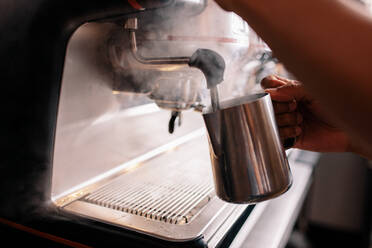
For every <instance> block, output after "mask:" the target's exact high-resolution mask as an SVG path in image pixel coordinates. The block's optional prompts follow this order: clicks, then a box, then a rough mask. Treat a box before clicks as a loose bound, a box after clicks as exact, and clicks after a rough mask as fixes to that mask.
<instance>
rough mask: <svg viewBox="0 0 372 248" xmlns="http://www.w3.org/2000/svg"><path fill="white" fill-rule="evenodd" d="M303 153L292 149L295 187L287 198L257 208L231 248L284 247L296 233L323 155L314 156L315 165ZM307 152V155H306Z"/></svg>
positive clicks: (290, 159)
mask: <svg viewBox="0 0 372 248" xmlns="http://www.w3.org/2000/svg"><path fill="white" fill-rule="evenodd" d="M302 153H303V151H301V150H297V149H292V152H291V154H290V155H289V164H290V166H291V169H292V173H293V185H292V187H291V188H290V189H289V190H288V192H286V193H285V194H284V195H282V196H280V197H278V198H275V199H272V200H270V201H266V202H261V203H258V204H257V205H256V207H255V208H254V209H253V211H252V213H251V214H250V215H249V217H248V219H247V220H246V222H245V223H244V225H243V226H242V228H241V229H240V231H239V233H238V234H237V236H236V237H235V239H234V240H233V242H232V243H231V245H230V247H231V248H241V247H254V248H284V247H286V244H287V242H288V239H289V236H290V234H291V232H292V230H293V227H294V224H295V221H296V219H297V217H298V215H299V212H300V210H301V208H302V206H303V203H304V200H305V198H306V195H307V193H308V191H309V187H310V185H311V182H312V174H313V171H314V165H315V164H316V163H317V160H318V157H319V154H316V153H312V154H311V156H312V157H313V159H312V161H311V162H304V161H301V157H302ZM306 153H307V152H306Z"/></svg>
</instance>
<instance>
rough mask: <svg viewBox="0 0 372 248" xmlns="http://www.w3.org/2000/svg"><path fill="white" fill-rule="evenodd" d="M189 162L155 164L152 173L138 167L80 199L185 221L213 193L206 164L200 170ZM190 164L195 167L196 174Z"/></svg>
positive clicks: (156, 217) (159, 218)
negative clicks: (176, 165) (174, 166)
mask: <svg viewBox="0 0 372 248" xmlns="http://www.w3.org/2000/svg"><path fill="white" fill-rule="evenodd" d="M190 162H191V161H190ZM189 164H190V166H183V168H184V169H182V168H180V167H178V168H166V167H168V166H164V165H163V166H159V168H158V170H155V171H157V173H156V174H154V173H149V171H146V168H139V169H137V170H135V171H133V172H131V173H127V174H123V175H121V176H119V177H118V178H116V179H115V180H114V181H112V182H110V183H109V184H106V185H104V186H102V187H101V188H98V189H97V190H95V191H94V192H92V193H91V194H89V195H87V196H85V197H84V198H82V199H80V200H81V201H85V202H89V203H91V204H96V205H99V206H102V207H106V208H111V209H114V210H118V211H123V212H126V213H130V214H134V215H137V216H142V217H144V218H146V219H151V220H155V221H162V222H166V223H171V224H187V223H189V222H190V221H191V220H192V218H193V217H194V216H196V215H197V214H198V213H199V212H200V211H201V209H202V208H203V207H204V206H205V205H206V204H207V203H208V202H209V201H210V200H211V199H212V198H213V197H214V196H215V193H214V188H213V181H212V178H211V175H210V174H211V173H210V171H209V169H210V167H208V166H205V167H206V169H204V170H201V168H200V167H201V166H200V163H189ZM192 164H194V166H192ZM192 167H199V168H198V173H193V172H194V169H195V168H192ZM152 169H154V168H152ZM152 172H154V170H153V171H152Z"/></svg>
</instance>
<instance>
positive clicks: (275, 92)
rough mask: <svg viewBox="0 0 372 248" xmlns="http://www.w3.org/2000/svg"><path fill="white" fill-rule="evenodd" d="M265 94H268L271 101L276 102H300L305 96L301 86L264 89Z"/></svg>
mask: <svg viewBox="0 0 372 248" xmlns="http://www.w3.org/2000/svg"><path fill="white" fill-rule="evenodd" d="M265 92H267V93H269V94H270V96H271V99H272V100H273V101H278V102H289V101H293V100H297V101H301V100H303V99H304V98H305V96H306V92H305V90H304V88H303V87H302V85H301V84H291V85H284V86H280V87H278V88H271V89H266V90H265Z"/></svg>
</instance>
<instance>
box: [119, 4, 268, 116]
mask: <svg viewBox="0 0 372 248" xmlns="http://www.w3.org/2000/svg"><path fill="white" fill-rule="evenodd" d="M176 2H178V1H176ZM181 2H182V1H181ZM203 2H204V1H199V2H198V1H190V3H193V4H194V6H191V4H190V3H189V2H188V4H190V6H189V8H187V7H186V8H183V7H177V6H170V7H169V8H174V9H169V8H168V9H164V10H163V11H160V12H155V13H151V12H149V13H148V14H147V15H144V16H139V17H138V18H139V19H138V31H137V38H138V40H137V43H138V52H139V53H140V54H141V56H143V57H180V56H185V57H190V56H191V55H192V54H193V53H194V52H195V51H196V50H198V49H200V48H202V49H210V50H213V51H215V52H217V53H219V54H221V55H222V57H223V58H224V60H225V62H226V71H225V75H224V82H223V83H222V84H221V85H219V86H218V87H219V92H220V97H221V99H222V100H224V99H229V98H234V97H237V96H242V95H246V94H248V93H249V92H250V91H252V90H253V89H254V87H255V85H256V82H255V80H252V77H254V76H253V73H252V70H250V71H248V70H245V65H246V64H247V63H249V62H250V61H252V60H257V58H256V54H257V53H259V51H260V50H262V49H263V48H264V46H263V45H262V44H263V43H262V41H260V39H258V38H257V36H256V35H255V33H254V32H252V31H251V30H250V28H249V26H248V25H247V23H245V22H244V21H243V20H242V19H241V18H240V17H238V16H236V15H235V14H233V13H230V12H226V11H224V10H222V9H221V8H220V7H219V6H218V5H217V4H216V3H215V2H214V1H208V2H207V5H206V6H205V5H204V4H203ZM196 7H198V8H196ZM172 11H173V12H174V13H176V14H174V15H172V14H170V13H172ZM121 32H123V31H122V30H121ZM122 35H123V36H124V34H122ZM120 42H122V44H121V45H122V46H123V44H124V43H128V39H127V38H126V37H124V38H123V39H121V41H120ZM118 45H120V44H118ZM121 58H122V60H123V61H122V65H123V67H122V72H123V73H126V74H127V75H128V74H130V80H131V81H132V83H133V84H135V85H137V88H141V90H137V91H138V92H147V93H148V94H149V97H150V98H152V99H153V100H155V101H156V102H157V103H158V105H159V106H161V107H163V108H169V109H171V110H184V109H189V108H190V107H194V106H196V105H200V104H201V105H203V106H209V105H210V104H211V102H210V92H209V90H208V89H207V84H206V80H205V78H204V75H203V74H202V73H201V72H200V71H199V70H196V69H192V68H190V67H187V66H186V67H180V66H169V67H167V68H164V67H163V68H161V69H157V68H156V67H154V68H152V69H151V70H148V69H146V70H144V69H143V68H133V65H132V64H131V63H130V55H129V53H128V51H126V50H125V49H123V50H122V56H121ZM128 61H129V62H128ZM127 78H128V77H127ZM124 81H125V82H124ZM127 81H128V80H123V83H127ZM184 82H188V84H186V85H182V84H184ZM143 89H146V90H143Z"/></svg>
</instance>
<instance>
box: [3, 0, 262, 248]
mask: <svg viewBox="0 0 372 248" xmlns="http://www.w3.org/2000/svg"><path fill="white" fill-rule="evenodd" d="M208 3H209V1H208ZM208 8H209V9H208ZM215 8H217V7H216V4H214V3H211V4H210V5H209V7H208V4H207V2H206V1H194V0H193V1H191V0H183V1H181V0H141V1H140V0H137V1H135V0H128V1H117V0H108V1H94V0H93V1H85V0H75V1H67V2H66V1H55V0H54V1H47V0H36V1H32V2H30V1H23V0H22V1H18V2H17V3H14V1H11V0H2V1H1V2H0V13H1V15H0V32H1V33H2V34H5V35H2V38H1V39H0V57H1V58H2V60H1V61H0V65H1V68H2V73H1V74H0V82H1V91H0V92H1V94H2V97H1V100H0V101H1V103H2V106H3V110H4V111H3V116H4V121H2V122H1V124H0V127H1V128H0V130H1V132H2V135H1V137H2V138H1V151H2V156H1V165H0V166H1V169H2V173H1V175H0V189H1V190H0V192H1V193H0V194H1V200H0V221H1V223H3V224H4V223H5V224H9V225H13V224H14V223H17V225H23V226H26V227H29V228H33V229H37V230H39V231H41V232H46V233H51V234H53V235H60V234H61V233H63V237H64V238H67V239H71V240H80V241H81V242H84V241H87V242H86V243H88V244H104V245H110V244H118V243H119V244H120V243H125V244H127V245H128V244H133V245H134V246H139V245H138V244H142V245H144V246H148V245H150V244H153V242H154V238H158V239H159V238H160V239H159V240H160V241H159V240H157V244H158V245H159V246H160V247H172V246H177V244H180V242H184V243H185V244H184V245H186V246H187V244H190V242H192V243H193V245H196V246H203V245H204V243H203V242H204V241H203V238H202V237H203V236H204V237H211V239H212V236H214V233H215V231H216V230H222V229H221V228H220V226H214V228H211V226H210V225H209V224H210V223H209V222H208V221H207V222H206V223H205V226H207V225H209V226H208V228H205V226H203V227H202V228H200V229H203V231H205V230H206V229H208V230H209V234H205V233H201V232H199V231H194V230H196V229H193V230H192V232H195V233H194V235H191V234H190V235H189V236H187V237H182V236H179V235H180V234H182V233H186V234H189V232H190V231H189V230H190V228H189V227H190V226H192V225H196V224H200V223H201V222H203V221H202V220H204V221H206V220H209V219H211V220H212V219H213V221H215V220H223V221H222V222H226V221H225V219H227V218H228V216H230V217H231V216H233V217H234V218H233V219H234V221H236V220H237V219H238V218H239V217H240V216H242V214H247V213H248V212H249V211H251V207H250V206H239V207H237V206H232V205H228V204H227V203H223V202H221V201H219V200H218V199H215V195H214V193H213V186H211V184H208V183H207V184H206V185H204V184H203V185H201V186H200V185H199V184H198V183H196V186H195V185H194V186H190V187H191V188H192V187H194V188H200V189H202V193H203V198H201V200H197V201H196V202H197V203H198V204H196V205H195V206H194V203H196V202H195V201H194V200H192V201H191V203H190V204H191V205H190V206H191V208H190V209H191V210H190V212H187V213H186V216H182V218H183V219H182V221H181V220H176V221H174V218H173V217H174V216H171V217H169V218H167V219H163V220H164V221H167V223H165V224H164V223H161V225H160V226H156V225H155V224H154V225H155V226H156V227H155V229H157V230H163V231H164V230H165V231H164V232H163V233H162V234H154V233H150V232H149V231H145V230H147V229H145V227H143V226H141V225H142V224H139V226H137V228H134V227H133V226H132V223H129V224H128V223H127V226H126V227H125V230H126V231H125V232H123V231H122V230H123V229H122V226H121V225H119V224H118V223H116V222H115V221H116V220H117V219H119V218H118V217H117V216H118V215H117V213H116V212H115V213H114V215H113V216H114V218H113V219H114V221H113V219H110V220H111V221H100V219H99V218H98V217H99V213H102V212H105V211H107V209H106V210H103V209H104V208H103V209H101V208H99V209H100V211H98V213H97V214H96V215H91V216H89V218H88V217H87V216H88V215H89V211H88V210H92V209H91V208H89V209H88V210H87V211H86V212H79V214H76V213H77V210H76V209H75V208H73V206H70V208H69V209H68V211H65V210H66V208H65V206H66V204H68V203H70V202H69V201H70V200H72V201H75V200H77V199H80V198H83V196H84V197H86V195H84V192H85V191H84V190H86V189H87V188H86V187H85V186H87V185H88V184H89V182H91V181H92V178H94V179H97V178H98V179H101V178H105V179H107V178H110V177H112V176H113V173H112V172H113V171H115V170H117V167H118V165H120V164H125V165H128V163H126V162H128V161H129V162H130V163H129V165H130V166H131V167H130V168H129V167H126V168H124V169H125V171H131V170H133V169H135V168H137V167H136V165H137V163H138V164H142V162H143V161H142V160H138V159H137V160H136V157H141V159H144V158H146V159H150V158H153V157H154V156H158V155H159V154H160V152H161V153H165V154H168V152H169V151H171V150H177V149H175V148H177V147H178V145H179V144H181V143H185V142H186V141H188V140H191V139H193V138H195V137H200V136H203V135H204V134H203V133H202V131H200V128H202V125H203V123H202V119H201V117H200V114H199V113H193V112H192V111H189V112H187V113H186V115H187V118H188V119H189V120H190V121H186V120H187V119H185V120H183V122H184V124H183V128H182V129H181V128H180V129H179V130H177V131H176V132H175V135H174V136H170V135H169V134H168V133H167V129H165V131H164V132H163V133H161V132H162V129H161V128H159V129H157V128H158V127H155V125H154V124H153V123H157V122H159V123H160V124H159V126H161V127H162V126H163V125H164V126H166V125H167V121H168V118H169V112H168V111H169V110H171V111H174V110H177V111H179V110H182V111H187V110H190V109H193V108H195V107H197V106H200V105H203V104H204V102H203V97H204V94H208V93H205V89H206V88H205V81H204V77H203V75H202V73H201V72H200V71H198V70H196V69H190V68H189V67H177V68H168V69H169V70H164V68H165V67H162V68H160V67H159V66H158V67H156V66H155V67H153V68H150V69H149V68H148V67H146V66H144V65H142V64H141V63H139V62H138V61H137V62H136V61H134V60H133V59H134V58H133V56H132V55H133V54H132V53H131V51H130V49H128V48H129V47H130V40H129V39H127V37H128V36H127V35H128V33H127V30H126V29H125V22H126V20H128V19H130V18H138V25H139V27H138V32H137V31H136V33H137V34H138V35H137V37H138V45H139V46H138V52H139V53H140V55H141V56H142V57H146V58H154V57H158V58H159V57H164V56H167V57H175V56H186V57H187V56H190V55H191V54H192V52H194V49H196V48H200V47H204V48H210V49H213V50H216V51H218V52H219V53H220V54H222V55H223V56H224V58H225V60H226V61H227V62H228V63H227V64H228V65H233V66H230V67H228V68H227V74H226V79H229V78H231V80H226V81H227V82H229V81H234V75H236V74H237V73H236V72H237V71H236V70H237V69H236V68H240V67H239V65H245V64H246V63H247V59H248V60H252V58H253V60H254V59H256V57H255V56H253V55H255V54H256V52H258V51H262V50H264V49H265V48H262V47H261V44H262V43H260V42H259V40H256V38H257V37H256V36H254V35H253V34H252V35H250V36H249V37H248V39H247V36H248V34H249V32H250V31H249V29H248V27H247V26H246V24H245V23H244V22H243V21H242V20H241V19H239V18H237V17H236V16H234V17H231V15H227V17H228V18H231V19H228V20H229V22H228V23H230V24H229V25H231V24H232V23H235V24H236V25H235V27H238V28H237V29H234V28H232V29H228V28H225V29H223V30H224V32H222V33H221V34H220V35H219V36H217V35H218V33H217V32H211V34H209V35H208V32H209V31H210V30H209V29H208V26H200V25H199V24H200V22H203V23H204V24H205V25H207V23H208V22H213V21H215V20H216V16H213V15H212V14H213V13H214V12H213V11H211V10H213V9H215ZM170 9H171V10H172V11H170ZM181 9H187V10H188V11H187V12H186V14H185V15H186V16H187V18H189V19H186V18H185V20H190V21H189V25H188V26H195V27H196V24H195V23H199V24H198V28H200V32H198V34H200V35H194V34H192V33H190V30H191V31H192V30H193V29H187V31H188V33H186V34H183V33H182V32H181V30H179V29H177V27H176V26H174V25H170V24H169V22H168V20H170V19H172V18H175V17H178V16H179V11H180V10H181ZM208 11H211V12H208ZM218 11H219V14H221V15H223V12H222V10H220V9H219V10H218ZM169 13H172V14H169ZM201 13H206V15H204V16H203V15H202V14H201ZM225 14H226V13H225ZM149 16H150V17H152V18H156V20H157V23H161V27H162V28H161V29H160V30H159V29H156V28H154V24H155V23H151V22H149ZM194 18H195V19H194ZM217 19H218V18H217ZM220 20H221V19H220ZM150 24H152V25H150ZM141 25H142V26H141ZM182 25H187V24H185V23H182ZM199 26H200V27H199ZM194 31H195V30H194ZM252 40H254V41H257V44H258V45H257V46H253V45H252ZM195 44H197V45H195ZM154 47H156V48H157V49H149V48H154ZM177 47H178V49H177ZM180 48H181V49H180ZM164 51H167V52H169V54H164ZM241 54H248V55H249V56H247V57H246V58H244V59H241V57H239V55H241ZM248 62H249V61H248ZM229 71H230V72H229ZM243 73H248V74H249V72H247V71H243ZM229 75H231V77H230V76H229ZM242 75H244V74H242ZM141 76H146V77H141ZM242 78H243V77H242ZM143 79H146V80H143ZM245 85H246V84H245V83H236V84H233V83H226V84H223V85H222V84H221V87H220V92H221V94H222V96H223V94H226V95H230V96H233V95H234V94H236V92H243V91H241V90H242V89H243V90H244V89H245V90H249V89H250V87H247V88H245ZM234 92H235V93H234ZM180 99H181V100H180ZM137 107H138V108H137ZM158 107H161V108H164V109H166V110H164V111H163V112H161V111H160V110H159V108H158ZM141 111H142V112H141ZM154 112H156V113H159V114H156V115H159V118H160V119H159V118H158V117H154V118H152V117H149V116H148V115H145V114H144V113H146V114H149V113H154ZM199 117H200V118H199ZM120 118H124V119H123V120H124V121H123V120H120V121H119V119H120ZM133 118H134V119H133ZM159 120H160V121H159ZM163 120H164V122H165V123H164V122H163ZM136 123H140V125H137V124H136ZM141 125H143V126H141ZM152 128H153V129H152ZM134 129H137V131H133V130H134ZM143 130H145V131H143ZM146 130H147V131H146ZM159 130H160V131H159ZM195 130H196V131H195ZM147 133H148V135H147ZM144 134H146V135H144ZM136 135H138V136H136ZM130 136H133V139H130ZM184 137H186V138H184ZM178 138H181V141H178ZM204 138H205V137H204ZM159 141H161V142H159ZM205 141H206V138H205V139H204V141H202V142H201V143H197V144H198V145H195V147H200V150H199V151H198V152H199V153H200V158H199V155H198V156H195V154H194V153H193V151H191V152H190V153H189V156H190V157H191V156H195V159H196V157H197V159H198V163H202V164H205V166H204V167H203V168H207V170H206V171H204V172H203V173H206V174H203V173H201V174H200V176H203V175H206V176H205V178H208V175H210V174H208V173H210V165H209V162H210V161H209V154H208V150H203V149H205V148H206V149H207V148H208V145H207V143H205ZM154 142H155V143H154ZM156 142H158V143H156ZM203 142H204V143H203ZM165 143H170V144H172V145H171V146H166V145H165ZM203 144H204V145H203ZM130 145H131V146H130ZM192 146H193V145H191V147H192ZM146 149H147V150H146ZM185 149H186V150H187V149H191V148H185ZM149 151H150V152H149ZM141 153H143V154H144V156H139V155H141ZM199 153H198V154H199ZM183 154H188V153H183ZM172 156H173V158H167V159H166V160H165V161H171V160H172V159H173V160H174V158H176V159H180V157H181V156H178V157H177V156H176V155H172ZM205 156H206V157H205ZM199 159H200V161H202V162H200V161H199ZM139 161H140V162H141V163H139ZM135 162H136V163H135ZM158 163H159V164H160V162H158ZM162 163H163V164H164V161H163V162H162ZM185 165H186V164H185ZM177 166H178V168H180V166H179V165H177ZM119 167H120V166H119ZM199 167H200V166H199ZM120 168H122V167H120ZM154 168H157V165H154ZM185 170H186V171H187V170H190V166H186V168H185ZM163 171H164V173H163V174H165V172H167V174H168V173H170V172H169V170H168V171H167V169H164V168H163V169H158V170H155V171H151V172H148V171H145V172H143V174H146V175H148V174H150V175H155V174H157V173H161V172H163ZM180 171H181V170H180ZM108 172H109V173H108ZM119 172H120V173H122V171H119ZM195 175H198V173H196V174H195ZM180 176H182V175H180ZM205 178H201V179H200V178H198V177H197V176H195V180H196V181H199V182H203V179H205ZM98 179H97V180H98ZM150 179H152V178H151V177H150ZM199 179H200V180H199ZM143 180H144V181H145V179H143ZM184 181H192V180H184ZM95 182H96V181H95ZM105 182H106V181H105ZM208 182H210V181H208ZM203 183H204V182H203ZM93 184H94V183H93ZM89 185H90V184H89ZM77 186H79V187H80V186H81V187H82V188H83V189H82V190H81V189H80V188H79V190H75V189H76V187H77ZM199 186H200V187H199ZM89 187H90V186H89ZM89 187H88V188H89ZM185 187H186V186H185ZM127 188H128V189H131V186H130V185H129V186H128V187H127ZM194 188H193V189H194ZM124 189H125V187H124ZM148 189H152V188H150V187H149V188H148ZM66 192H68V193H66ZM81 192H83V194H82V195H80V193H81ZM182 192H183V191H182ZM91 193H94V192H93V191H89V194H91ZM192 199H194V198H192ZM65 200H66V202H63V201H65ZM83 200H84V203H81V202H79V203H78V204H86V203H87V202H88V201H89V199H88V198H84V199H83ZM204 202H207V203H208V204H209V203H213V204H214V205H212V206H211V207H209V208H207V207H204V206H205V205H200V204H204ZM100 207H102V206H100ZM106 207H107V206H106ZM195 207H197V208H195ZM195 209H199V210H200V211H202V210H203V211H204V210H206V209H209V210H208V211H207V212H208V213H205V214H206V215H203V214H200V213H199V212H197V214H195V213H194V211H195ZM85 210H86V209H85ZM222 210H224V211H222ZM74 211H75V212H74ZM150 212H151V211H150ZM190 213H191V214H192V216H194V215H195V216H200V217H201V220H198V221H194V220H193V221H192V222H191V223H190V225H183V224H185V223H184V222H185V221H186V222H187V221H189V218H191V217H190V216H191V215H190ZM212 213H218V214H220V215H219V216H218V218H217V217H216V218H214V217H213V215H210V214H212ZM132 215H133V213H130V214H127V213H125V214H124V213H122V212H120V214H119V216H120V217H121V218H124V217H125V218H127V219H129V220H132V218H137V217H133V216H132ZM221 215H222V216H221ZM149 216H150V217H149ZM152 216H153V215H151V214H149V215H148V216H145V217H144V216H140V217H141V218H142V219H141V221H140V222H141V223H146V225H145V224H144V225H145V226H146V228H147V226H148V224H149V220H148V219H149V218H152ZM207 217H208V218H207ZM138 218H139V217H138ZM156 221H157V222H159V219H157V220H156ZM156 221H155V222H156ZM168 221H169V222H172V223H168ZM234 221H228V223H230V224H231V225H232V224H233V223H234ZM140 222H138V223H140ZM174 222H177V223H176V224H180V225H179V226H177V227H174V226H173V225H171V224H174ZM12 223H13V224H12ZM193 223H194V224H193ZM181 224H182V225H181ZM152 225H153V224H150V226H152ZM13 226H14V225H13ZM165 227H167V228H168V229H167V228H165ZM224 228H226V230H229V229H230V226H225V227H224ZM153 229H154V228H153ZM61 230H62V231H61ZM168 230H178V231H177V232H176V234H174V233H172V234H169V231H168ZM211 230H212V231H211ZM80 232H83V233H84V235H79V233H80ZM226 232H227V231H226ZM149 233H150V234H149ZM149 236H150V237H149ZM191 237H192V238H191ZM174 240H176V241H177V243H176V244H175V243H172V242H171V241H174ZM102 242H103V243H102Z"/></svg>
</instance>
